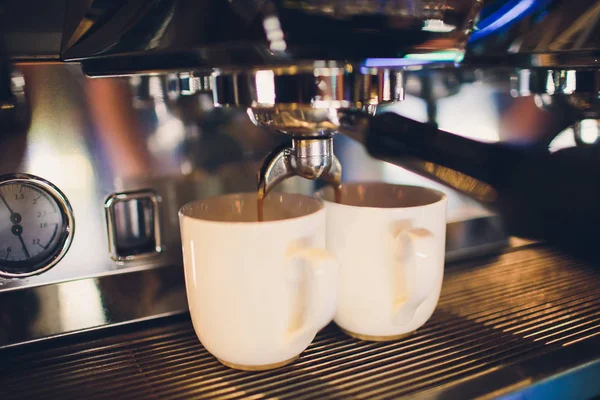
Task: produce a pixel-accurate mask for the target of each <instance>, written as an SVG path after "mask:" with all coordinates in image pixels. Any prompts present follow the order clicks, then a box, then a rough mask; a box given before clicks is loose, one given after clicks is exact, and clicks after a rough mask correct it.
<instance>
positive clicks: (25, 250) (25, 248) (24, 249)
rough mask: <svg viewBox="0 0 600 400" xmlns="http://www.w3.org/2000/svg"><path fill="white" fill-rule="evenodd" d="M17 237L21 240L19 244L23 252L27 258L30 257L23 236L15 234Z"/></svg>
mask: <svg viewBox="0 0 600 400" xmlns="http://www.w3.org/2000/svg"><path fill="white" fill-rule="evenodd" d="M17 236H18V237H19V240H20V241H21V244H22V245H23V251H24V252H25V255H26V256H27V258H31V256H30V255H29V252H28V251H27V247H26V246H25V242H24V241H23V238H22V237H21V235H20V234H19V235H17Z"/></svg>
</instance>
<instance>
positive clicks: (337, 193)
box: [256, 182, 342, 222]
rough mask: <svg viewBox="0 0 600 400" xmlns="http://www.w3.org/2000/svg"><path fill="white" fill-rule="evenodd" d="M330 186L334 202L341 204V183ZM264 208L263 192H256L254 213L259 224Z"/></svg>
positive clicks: (262, 218)
mask: <svg viewBox="0 0 600 400" xmlns="http://www.w3.org/2000/svg"><path fill="white" fill-rule="evenodd" d="M331 186H333V190H334V192H333V193H334V201H335V202H336V203H341V202H342V184H341V183H337V182H336V183H333V184H331ZM264 206H265V192H264V191H263V190H260V189H259V190H258V192H257V194H256V213H257V216H258V218H257V220H258V222H261V221H263V220H264Z"/></svg>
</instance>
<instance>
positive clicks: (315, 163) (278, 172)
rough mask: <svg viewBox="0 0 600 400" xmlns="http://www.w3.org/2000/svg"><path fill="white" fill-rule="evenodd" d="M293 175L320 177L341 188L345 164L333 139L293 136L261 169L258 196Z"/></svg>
mask: <svg viewBox="0 0 600 400" xmlns="http://www.w3.org/2000/svg"><path fill="white" fill-rule="evenodd" d="M293 176H299V177H301V178H304V179H310V180H315V179H321V180H323V181H324V182H326V183H328V184H329V185H332V186H333V187H339V186H340V185H341V183H342V165H341V164H340V161H339V160H338V159H337V157H336V156H335V155H334V154H333V138H332V137H329V138H319V139H306V138H294V139H292V146H291V147H287V146H284V147H283V148H276V149H275V150H274V151H273V152H272V153H271V154H269V156H267V158H266V159H265V160H264V161H263V165H262V166H261V168H260V170H259V172H258V196H259V197H261V198H263V197H264V196H266V195H267V194H268V193H269V192H270V191H271V190H272V189H273V188H274V187H275V186H276V185H278V184H279V183H281V182H283V181H284V180H286V179H288V178H291V177H293Z"/></svg>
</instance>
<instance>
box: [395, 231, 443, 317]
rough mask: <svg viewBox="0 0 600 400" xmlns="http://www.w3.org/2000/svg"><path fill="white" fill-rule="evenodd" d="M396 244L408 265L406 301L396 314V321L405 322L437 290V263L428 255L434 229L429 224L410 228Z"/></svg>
mask: <svg viewBox="0 0 600 400" xmlns="http://www.w3.org/2000/svg"><path fill="white" fill-rule="evenodd" d="M395 244H396V250H397V251H398V252H399V253H400V257H399V258H400V259H399V260H398V261H399V262H398V263H397V264H398V266H399V267H400V268H402V267H404V278H405V281H406V282H407V283H408V284H407V285H406V287H407V293H406V296H405V298H404V301H403V302H402V303H401V304H399V305H397V306H396V307H395V308H394V314H393V316H392V318H393V319H392V321H393V324H394V325H399V326H401V325H408V324H410V322H411V321H412V319H413V318H414V316H415V312H416V311H417V308H418V307H419V306H420V305H421V304H422V303H423V302H424V301H425V300H426V299H427V297H428V296H429V294H430V293H431V291H432V290H433V285H434V279H433V276H434V275H435V274H434V272H435V271H433V269H434V268H436V266H435V265H434V264H433V263H432V262H431V260H430V259H429V256H428V255H429V254H431V251H432V250H431V249H432V248H434V245H435V240H434V236H433V233H431V232H430V231H429V230H427V229H425V228H409V229H405V230H403V231H402V232H400V233H399V234H398V235H397V236H396V240H395Z"/></svg>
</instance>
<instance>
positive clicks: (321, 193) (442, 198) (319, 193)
mask: <svg viewBox="0 0 600 400" xmlns="http://www.w3.org/2000/svg"><path fill="white" fill-rule="evenodd" d="M358 185H363V186H385V187H396V188H416V189H423V190H425V191H429V192H430V193H434V194H436V195H438V196H439V199H437V200H436V201H434V202H431V203H427V204H419V205H416V206H399V207H375V206H357V205H353V204H344V203H336V202H335V201H330V200H327V199H325V198H324V192H325V190H328V189H330V188H329V187H324V188H322V189H319V190H317V191H316V192H315V194H314V196H315V197H316V198H317V199H319V200H321V201H323V202H324V203H327V204H331V205H335V206H336V207H348V208H354V209H363V210H364V209H366V210H383V211H386V210H388V211H389V210H409V209H416V208H420V207H429V206H432V205H434V204H438V203H441V202H444V201H447V200H448V195H447V194H446V193H444V192H442V191H441V190H437V189H432V188H428V187H425V186H417V185H404V184H401V183H390V182H381V181H350V182H343V183H342V188H343V187H344V186H358Z"/></svg>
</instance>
